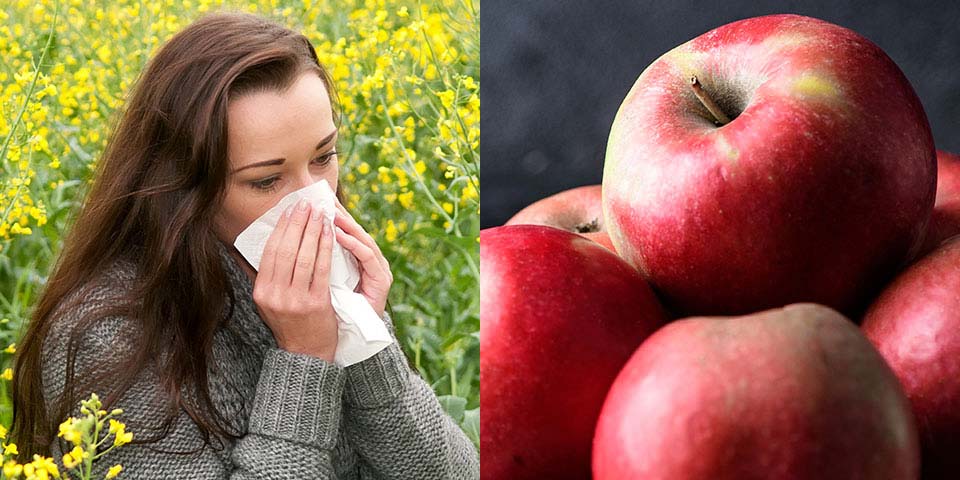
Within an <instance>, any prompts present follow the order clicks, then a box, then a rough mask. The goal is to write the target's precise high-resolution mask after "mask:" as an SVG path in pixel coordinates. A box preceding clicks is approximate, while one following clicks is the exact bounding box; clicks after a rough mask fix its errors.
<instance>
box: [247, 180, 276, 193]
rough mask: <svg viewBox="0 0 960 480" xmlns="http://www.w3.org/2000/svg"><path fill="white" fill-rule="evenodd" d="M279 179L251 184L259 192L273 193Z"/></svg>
mask: <svg viewBox="0 0 960 480" xmlns="http://www.w3.org/2000/svg"><path fill="white" fill-rule="evenodd" d="M276 183H277V177H270V178H267V179H264V180H260V181H256V182H251V185H253V187H254V188H256V189H258V190H264V191H271V190H273V189H274V188H275V187H276Z"/></svg>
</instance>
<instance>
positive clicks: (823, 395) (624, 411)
mask: <svg viewBox="0 0 960 480" xmlns="http://www.w3.org/2000/svg"><path fill="white" fill-rule="evenodd" d="M484 414H486V413H484ZM484 454H486V452H484ZM919 456H920V453H919V445H918V443H917V432H916V426H915V424H914V419H913V416H912V414H911V412H910V405H909V403H908V402H907V399H906V397H905V396H904V394H903V391H902V390H901V389H900V385H899V384H898V383H897V379H896V377H894V375H893V372H891V371H890V368H889V367H888V366H887V364H886V363H884V361H883V359H882V358H881V357H880V355H879V354H878V353H877V352H876V350H875V349H874V348H873V347H872V346H871V345H870V342H868V341H867V339H866V338H865V337H864V336H863V334H861V333H860V331H859V330H858V329H857V327H856V325H854V324H853V322H851V321H849V320H848V319H847V318H846V317H844V316H843V315H841V314H839V313H837V312H836V311H835V310H832V309H830V308H827V307H824V306H821V305H816V304H794V305H788V306H787V307H785V308H781V309H775V310H768V311H764V312H760V313H756V314H752V315H748V316H744V317H738V318H729V317H724V318H718V317H700V318H689V319H684V320H679V321H675V322H672V323H670V324H668V325H667V326H665V327H663V328H661V329H660V330H658V331H657V332H656V333H654V334H653V335H652V336H650V338H648V339H647V340H646V341H645V342H644V343H643V345H641V346H640V348H639V349H637V351H636V353H634V355H633V356H632V357H631V358H630V360H629V361H628V362H627V364H626V365H625V366H624V367H623V370H622V371H621V372H620V374H619V375H618V376H617V379H616V380H615V381H614V383H613V385H612V386H611V387H610V393H609V394H608V396H607V399H606V402H605V403H604V405H603V411H602V412H601V414H600V419H599V421H598V423H597V430H596V437H595V439H594V449H593V474H594V477H593V478H594V479H595V480H609V479H645V480H694V479H697V480H700V479H703V480H727V479H729V480H751V479H757V480H760V479H763V480H767V479H777V480H793V479H795V480H812V479H817V480H833V479H837V480H841V479H842V480H853V479H863V480H868V479H870V480H872V479H885V480H900V479H903V480H907V479H909V480H914V479H916V478H917V475H918V473H919V470H920V458H919Z"/></svg>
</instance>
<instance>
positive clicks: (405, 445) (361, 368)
mask: <svg viewBox="0 0 960 480" xmlns="http://www.w3.org/2000/svg"><path fill="white" fill-rule="evenodd" d="M383 321H384V323H386V325H387V329H388V330H389V331H390V335H391V336H392V337H393V338H394V342H393V343H392V344H390V346H388V347H387V348H385V349H383V350H381V351H380V352H378V353H377V354H376V355H374V356H372V357H370V358H368V359H367V360H364V361H362V362H359V363H356V364H354V365H350V366H348V367H346V377H347V378H346V385H345V388H344V416H345V422H344V425H345V427H344V428H345V429H346V435H347V438H348V439H349V440H350V443H351V444H352V445H353V446H354V448H355V449H356V451H357V454H358V455H359V456H360V459H361V462H360V477H361V478H363V479H393V478H397V479H399V478H417V479H438V480H439V479H444V480H449V479H479V478H480V456H479V454H478V452H477V450H476V448H475V447H474V446H473V443H472V442H471V441H470V439H469V438H468V437H467V436H466V434H465V433H464V432H463V430H461V429H460V427H459V426H458V425H457V424H456V423H455V422H454V421H453V419H452V418H451V417H450V416H449V415H447V414H446V412H445V411H444V410H443V408H442V407H441V406H440V402H439V400H438V399H437V397H436V395H435V394H434V392H433V389H432V388H431V387H430V385H428V384H427V383H426V382H425V381H424V380H423V378H421V377H420V375H418V374H417V373H415V372H414V371H413V370H412V369H411V368H410V367H409V366H408V364H407V359H406V357H405V356H404V354H403V351H402V350H401V349H400V344H399V342H397V341H396V334H395V332H394V328H393V324H392V321H391V319H390V316H389V314H387V313H386V312H384V317H383Z"/></svg>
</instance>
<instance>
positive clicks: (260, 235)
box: [233, 180, 393, 366]
mask: <svg viewBox="0 0 960 480" xmlns="http://www.w3.org/2000/svg"><path fill="white" fill-rule="evenodd" d="M301 198H305V199H307V201H309V202H310V203H311V207H312V208H317V207H319V208H321V209H322V210H323V214H324V216H326V217H327V218H328V219H330V221H331V223H330V224H331V225H332V224H333V223H332V221H333V218H334V216H335V215H336V211H337V206H336V204H335V199H336V196H335V194H334V193H333V190H331V189H330V185H329V184H328V183H327V181H326V180H320V181H318V182H316V183H313V184H312V185H310V186H308V187H304V188H301V189H300V190H297V191H295V192H290V193H289V194H288V195H287V196H285V197H283V198H281V199H280V201H279V202H278V203H277V204H276V205H275V206H273V207H272V208H270V209H269V210H267V212H266V213H264V214H263V215H262V216H260V218H258V219H256V220H254V221H253V223H252V224H251V225H250V226H249V227H247V228H246V230H244V231H243V232H241V233H240V235H238V236H237V239H236V241H234V243H233V244H234V246H236V247H237V250H239V251H240V253H241V254H243V257H244V258H246V259H247V261H248V262H250V265H251V266H253V268H254V269H256V270H257V271H259V270H260V258H261V256H262V255H263V247H264V245H266V243H267V238H269V237H270V234H271V233H272V232H273V229H274V227H276V225H277V222H278V221H279V220H280V215H281V214H282V213H283V211H284V210H285V209H286V208H287V207H288V206H289V205H292V204H295V203H296V202H297V201H299V200H300V199H301ZM334 228H337V229H338V230H339V227H334ZM359 282H360V270H359V268H358V265H357V259H356V257H354V256H353V254H352V253H350V251H349V250H347V249H345V248H343V247H341V246H340V244H339V243H338V242H337V240H336V237H334V239H333V257H332V259H331V262H330V300H331V303H332V304H333V310H334V312H335V313H336V316H337V327H338V328H337V332H338V333H337V350H336V352H335V354H334V358H333V361H334V363H336V364H337V365H341V366H347V365H353V364H354V363H357V362H361V361H363V360H366V359H367V358H370V357H372V356H373V355H375V354H376V353H377V352H379V351H380V350H383V349H384V348H387V346H388V345H390V344H391V343H393V337H391V336H390V332H388V331H387V327H386V325H384V323H383V320H381V319H380V317H379V316H378V315H377V312H375V311H374V310H373V307H371V306H370V303H369V302H367V299H366V298H365V297H364V296H363V295H361V294H359V293H356V292H354V289H356V287H357V284H358V283H359Z"/></svg>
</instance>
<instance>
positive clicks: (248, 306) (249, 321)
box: [217, 241, 276, 347]
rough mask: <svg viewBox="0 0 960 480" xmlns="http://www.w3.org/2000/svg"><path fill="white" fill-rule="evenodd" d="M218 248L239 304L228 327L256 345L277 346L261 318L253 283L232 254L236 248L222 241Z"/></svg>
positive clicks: (236, 305)
mask: <svg viewBox="0 0 960 480" xmlns="http://www.w3.org/2000/svg"><path fill="white" fill-rule="evenodd" d="M217 246H218V249H219V253H220V260H221V264H222V265H223V270H224V272H225V273H226V275H227V279H228V280H229V282H230V289H231V291H232V292H233V297H234V299H235V300H236V302H237V303H236V304H235V305H234V307H233V309H232V310H231V311H232V315H231V318H229V319H227V322H226V325H227V327H228V328H230V329H238V330H239V331H240V333H241V335H243V336H244V337H246V338H247V340H248V341H250V342H251V343H253V344H255V345H260V346H263V347H267V346H275V345H276V340H275V339H274V337H273V333H272V332H271V331H270V328H269V327H268V326H267V324H266V323H264V321H263V318H262V317H261V316H260V311H259V310H258V309H257V306H256V304H255V303H254V302H253V283H252V282H251V280H250V277H249V276H247V274H246V272H244V271H243V268H242V267H241V265H240V264H239V263H238V262H239V260H237V259H236V258H235V257H234V256H233V255H231V254H230V252H231V250H234V249H235V247H233V246H232V245H225V244H224V243H223V242H221V241H218V242H217ZM227 302H229V299H227Z"/></svg>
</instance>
